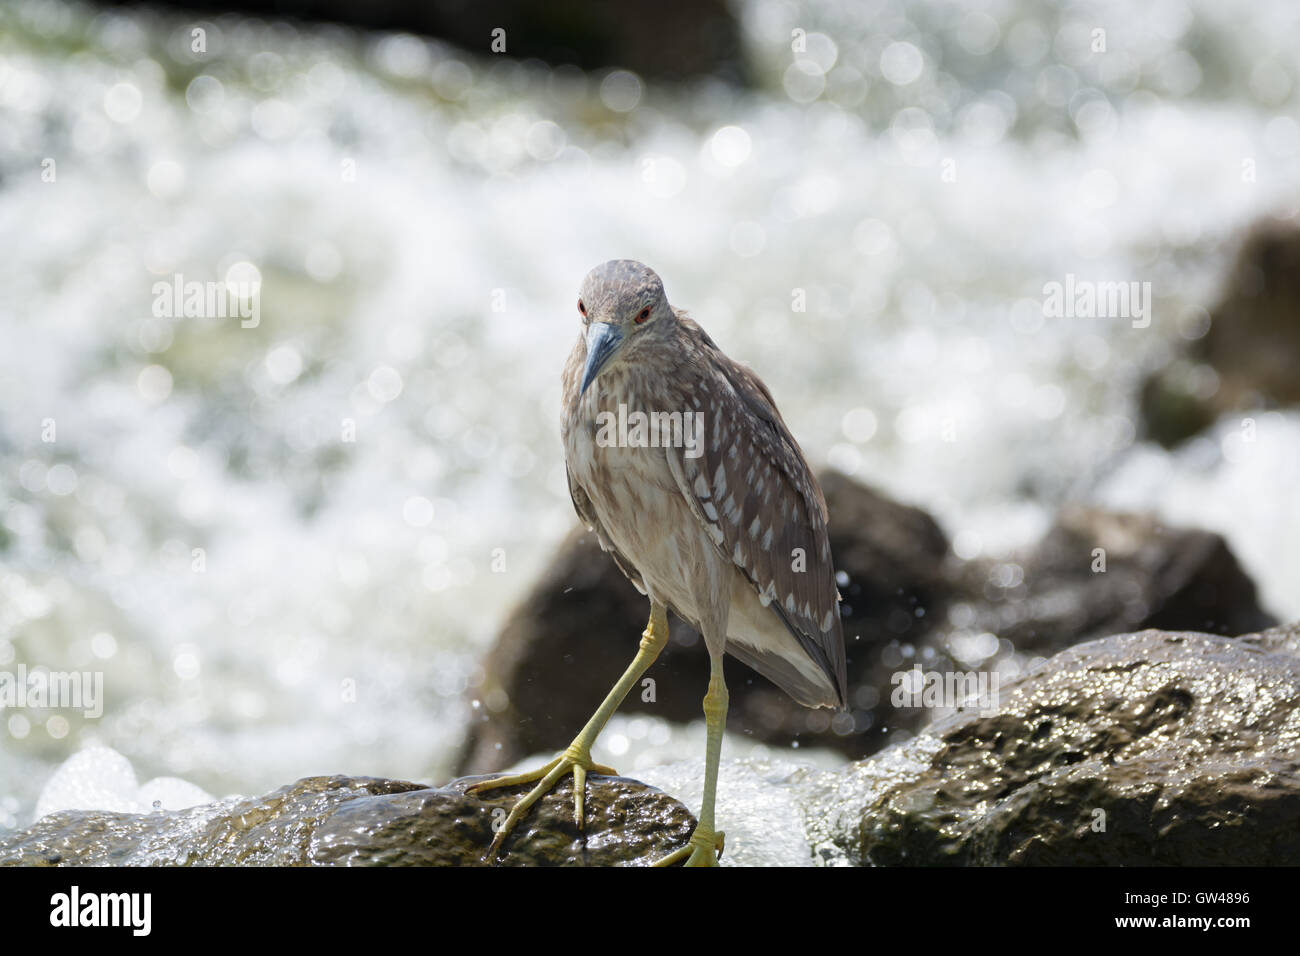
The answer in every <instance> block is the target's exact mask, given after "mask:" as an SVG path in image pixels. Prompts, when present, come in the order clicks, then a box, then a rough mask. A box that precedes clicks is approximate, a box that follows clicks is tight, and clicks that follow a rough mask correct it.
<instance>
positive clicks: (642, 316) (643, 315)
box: [636, 305, 650, 325]
mask: <svg viewBox="0 0 1300 956" xmlns="http://www.w3.org/2000/svg"><path fill="white" fill-rule="evenodd" d="M648 318H650V306H648V305H647V306H646V307H645V308H644V309H642V310H641V311H640V312H638V313H637V314H636V324H637V325H640V324H641V323H642V322H644V321H645V320H646V319H648Z"/></svg>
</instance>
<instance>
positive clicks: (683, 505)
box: [471, 259, 847, 866]
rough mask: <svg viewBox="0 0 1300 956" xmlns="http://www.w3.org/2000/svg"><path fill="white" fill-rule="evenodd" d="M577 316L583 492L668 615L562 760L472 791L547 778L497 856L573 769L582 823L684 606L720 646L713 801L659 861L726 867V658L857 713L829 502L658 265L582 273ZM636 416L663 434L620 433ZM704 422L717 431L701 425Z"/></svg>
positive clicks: (620, 559) (571, 439) (570, 449)
mask: <svg viewBox="0 0 1300 956" xmlns="http://www.w3.org/2000/svg"><path fill="white" fill-rule="evenodd" d="M577 310H578V313H579V317H580V320H581V323H582V328H581V332H580V334H579V336H578V341H577V343H576V344H575V345H574V348H573V351H572V352H571V353H570V355H569V359H568V362H567V363H566V364H565V367H564V375H563V393H562V404H563V415H562V420H561V433H562V437H563V441H564V451H565V465H566V469H567V472H568V484H569V492H570V494H571V496H572V498H573V506H574V508H575V509H576V510H577V512H578V516H579V517H580V518H581V520H582V521H583V522H584V523H585V524H586V525H587V526H588V528H589V529H591V530H592V531H594V533H595V534H596V536H597V538H598V540H599V542H600V545H601V547H602V548H603V549H604V550H605V551H606V552H608V553H609V554H610V556H611V557H612V558H613V560H614V561H615V563H616V564H617V565H618V567H619V569H620V570H621V571H622V572H623V574H624V575H626V576H627V578H628V579H629V580H630V581H631V582H632V584H634V585H635V586H636V588H637V590H638V591H640V592H641V593H642V594H644V595H645V596H646V597H648V598H649V601H650V618H649V621H648V623H647V624H646V627H645V630H644V632H643V633H642V634H641V641H640V645H639V647H638V650H637V652H636V656H635V657H634V658H633V660H632V663H631V664H630V665H629V666H628V668H627V670H626V671H625V672H624V674H623V676H622V677H621V678H620V679H619V681H618V683H617V684H615V685H614V688H613V689H612V690H611V691H610V692H609V695H608V696H607V697H606V698H605V700H604V702H603V703H602V704H601V705H600V708H599V709H598V710H597V711H596V712H595V714H593V715H592V717H591V720H589V721H588V722H587V724H586V725H585V726H584V727H583V728H582V730H581V731H580V732H579V733H578V735H577V737H575V738H574V739H573V742H572V743H571V744H569V746H568V747H567V748H565V750H564V751H563V752H562V753H561V754H560V755H559V756H557V757H556V758H555V759H554V760H552V761H550V762H549V763H547V764H545V765H544V766H542V767H540V768H538V769H536V770H533V771H530V772H527V773H519V774H510V775H506V776H502V777H497V778H494V779H491V780H487V781H484V782H482V783H479V784H477V785H475V786H474V787H472V788H471V790H472V792H476V793H479V792H483V791H485V790H488V789H493V788H498V787H510V786H521V785H527V784H535V786H533V788H532V789H531V790H530V791H529V792H528V793H527V794H526V795H525V796H523V797H522V798H521V799H520V800H519V801H518V802H517V803H515V804H514V806H513V807H512V809H511V811H510V813H509V815H508V816H507V817H506V819H505V822H504V823H503V825H502V826H501V827H500V828H499V829H498V831H497V833H496V834H495V836H494V838H493V841H492V844H491V846H490V847H489V851H488V852H489V857H491V858H493V859H495V858H496V856H497V854H498V852H499V850H500V848H501V846H502V845H503V843H504V841H505V839H506V837H507V836H508V834H509V833H510V832H511V830H512V829H513V828H514V826H515V825H516V824H517V823H518V822H519V820H520V819H521V818H522V817H523V816H524V815H525V814H526V813H527V812H528V809H529V808H530V807H531V806H532V805H533V804H534V803H535V802H536V801H537V800H538V799H540V798H541V797H542V796H543V795H545V794H546V793H547V792H549V791H550V790H551V789H552V788H553V787H554V786H555V785H556V783H557V782H558V781H559V780H561V779H562V778H563V777H564V776H566V775H567V774H570V773H571V774H572V775H573V778H574V781H573V788H574V819H575V821H576V823H577V825H578V826H579V827H581V826H582V825H583V799H584V792H585V789H586V779H587V774H589V773H596V774H609V775H613V774H616V773H617V771H615V770H613V769H612V768H610V767H605V766H603V765H601V764H597V763H595V762H593V760H592V757H591V748H592V746H593V744H594V743H595V741H596V738H597V737H598V735H599V734H600V732H601V730H602V729H603V728H604V726H605V724H606V723H607V722H608V721H609V719H610V717H611V716H612V715H613V714H614V712H615V711H616V710H617V709H618V707H619V705H620V704H621V703H622V702H623V699H624V698H625V697H626V696H627V694H628V692H629V691H630V690H631V689H632V688H633V687H634V686H636V685H637V683H638V682H639V681H640V679H641V676H642V675H643V674H644V673H645V672H646V670H647V669H648V668H649V667H650V665H651V664H653V663H654V661H655V659H656V658H657V657H658V655H659V653H660V651H661V650H663V648H664V646H665V644H666V643H667V641H668V617H667V612H668V610H669V609H671V610H672V611H673V612H674V613H676V614H677V615H678V616H679V617H680V618H682V619H683V620H684V621H687V622H689V623H690V624H692V625H693V626H694V627H695V628H696V630H697V631H698V632H699V633H700V635H701V636H702V637H703V638H704V646H705V647H706V649H707V650H708V655H709V684H708V691H707V693H706V694H705V696H704V718H705V727H706V744H705V762H704V796H703V801H702V806H701V809H700V814H699V816H698V817H697V823H696V827H695V830H694V832H693V833H692V835H691V837H690V839H689V841H688V842H687V844H686V845H685V846H684V847H681V848H680V849H678V850H676V851H675V852H673V853H670V854H668V855H667V856H666V857H664V858H663V859H661V860H659V861H657V865H674V864H679V863H683V862H684V863H685V864H686V865H687V866H716V865H717V863H718V857H719V856H720V854H721V853H722V851H723V848H724V842H725V841H724V835H723V833H722V832H721V831H719V830H718V829H717V828H716V819H715V814H714V811H715V803H716V798H717V784H718V766H719V761H720V758H721V752H722V737H723V729H724V726H725V724H726V718H727V686H726V682H725V680H724V678H723V658H724V655H725V654H728V653H729V654H731V655H732V656H734V657H736V658H738V659H739V660H741V661H743V662H744V663H746V664H748V665H749V666H751V667H752V668H754V669H755V670H757V671H758V672H759V673H760V674H762V675H764V676H765V677H767V678H768V679H770V680H771V681H772V682H774V683H775V684H777V685H778V686H779V687H781V688H782V689H783V690H784V691H785V692H786V693H788V694H789V695H790V696H791V697H793V698H794V699H795V700H796V701H798V702H799V703H800V704H803V705H804V706H807V707H829V708H836V709H843V708H844V707H845V706H846V701H847V676H846V669H845V657H844V634H843V630H842V625H841V622H840V611H839V600H840V595H839V592H838V590H837V589H836V587H835V572H834V568H833V565H832V560H831V549H830V541H829V536H828V533H827V511H826V499H825V497H824V495H823V494H822V491H821V488H820V486H819V485H818V483H817V480H816V478H815V477H814V476H813V473H812V470H811V469H810V468H809V466H808V463H807V461H806V460H805V459H804V456H803V452H802V451H801V450H800V448H799V445H798V443H797V442H796V441H795V439H794V436H793V435H792V434H791V433H790V430H789V428H787V427H786V424H785V422H784V420H783V419H782V418H781V414H780V412H778V411H777V408H776V403H775V401H774V400H773V398H772V394H771V392H770V391H769V390H768V388H767V386H766V385H764V384H763V382H762V380H761V379H759V377H758V376H757V375H756V374H755V373H754V371H753V370H752V369H750V368H749V367H748V366H747V365H744V364H742V363H740V362H737V361H734V360H732V359H730V358H728V357H727V356H726V355H725V354H724V353H723V352H722V350H721V349H720V348H719V347H718V346H717V344H716V343H715V342H714V341H713V339H711V338H710V337H709V335H708V333H706V332H705V331H704V329H702V328H701V327H700V325H699V324H698V323H697V322H695V321H694V320H693V319H692V318H690V317H689V316H688V315H687V313H686V312H684V311H682V310H680V309H676V308H674V307H673V306H672V305H670V304H669V302H668V299H667V296H666V295H665V293H664V286H663V282H662V280H661V279H660V278H659V276H658V275H657V274H656V273H655V272H654V270H652V269H650V268H649V267H648V266H645V265H643V264H642V263H640V262H637V261H635V260H630V259H617V260H611V261H609V262H606V263H604V264H603V265H599V266H597V267H596V268H594V269H592V270H591V272H589V273H588V274H587V276H586V278H585V279H584V280H583V282H582V285H581V287H580V289H579V292H578V303H577ZM638 412H639V413H641V415H642V416H643V417H641V418H637V417H636V415H635V413H638ZM620 415H621V416H622V418H619V417H618V416H620ZM674 416H676V417H674ZM627 420H635V421H637V422H639V423H640V424H641V425H644V424H645V423H646V422H649V423H651V424H652V425H653V424H654V423H656V422H657V423H658V424H659V425H660V426H661V427H660V428H659V429H657V430H656V429H655V428H653V427H650V428H647V427H640V428H633V429H632V430H631V431H627V430H625V429H623V430H617V431H616V430H615V429H612V428H610V427H609V426H610V425H611V424H612V422H613V421H627ZM678 422H681V423H682V425H681V426H678V425H677V423H678ZM692 422H694V423H696V424H698V425H699V426H700V428H699V429H698V432H699V433H697V434H694V435H691V434H688V432H689V431H691V429H690V428H689V427H688V426H689V424H690V423H692ZM664 432H667V433H668V434H666V435H665V434H664Z"/></svg>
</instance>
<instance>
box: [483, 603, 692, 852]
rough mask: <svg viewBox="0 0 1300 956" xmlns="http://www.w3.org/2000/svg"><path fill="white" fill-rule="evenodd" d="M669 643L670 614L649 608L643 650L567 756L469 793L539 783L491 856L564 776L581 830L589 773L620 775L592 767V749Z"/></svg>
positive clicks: (514, 812) (502, 831)
mask: <svg viewBox="0 0 1300 956" xmlns="http://www.w3.org/2000/svg"><path fill="white" fill-rule="evenodd" d="M667 643H668V612H667V611H666V610H665V609H664V606H663V605H661V604H655V603H654V602H651V604H650V622H649V623H648V624H647V625H646V629H645V631H644V632H643V633H642V635H641V646H640V648H639V649H638V650H637V652H636V657H635V658H633V660H632V663H631V665H629V666H628V669H627V670H626V671H624V672H623V676H622V677H620V678H619V679H618V683H617V684H615V685H614V689H613V690H611V691H610V692H609V695H608V696H607V697H606V698H605V702H604V703H603V704H601V705H600V709H599V710H597V711H596V712H595V713H594V714H592V716H591V720H589V721H587V725H586V726H585V727H583V728H582V731H581V732H580V733H579V734H578V736H577V737H574V738H573V743H571V744H569V746H568V747H566V748H565V749H564V752H563V753H562V754H560V755H559V756H558V757H556V758H555V759H554V760H552V761H551V762H550V763H548V764H546V765H545V766H543V767H539V768H538V769H536V770H531V771H529V772H527V773H518V774H511V775H509V776H504V777H495V778H493V779H492V780H484V781H483V782H482V783H476V784H474V785H473V786H471V787H470V788H469V790H468V792H469V793H482V792H483V791H485V790H495V789H497V788H499V787H515V786H519V785H521V784H526V783H533V782H534V781H537V782H538V783H537V786H535V787H533V789H532V790H530V791H529V792H528V794H527V795H526V796H524V797H523V798H522V799H521V800H519V802H518V803H516V804H515V805H514V807H513V808H512V809H511V811H510V815H509V816H507V817H506V819H505V822H504V823H503V824H502V825H501V828H500V829H499V830H497V832H496V836H495V837H493V839H492V846H491V847H490V848H489V849H488V856H489V857H495V856H496V853H497V851H498V850H499V849H500V848H501V844H502V843H503V842H505V839H506V837H507V836H508V835H509V834H510V831H511V830H513V829H514V827H515V824H516V823H518V822H519V821H520V819H522V818H523V816H524V814H526V813H527V812H528V809H529V808H530V807H531V806H532V805H533V804H534V803H536V802H537V801H538V800H540V799H541V798H542V797H543V796H545V795H546V793H548V792H549V791H550V790H551V788H552V787H554V786H555V784H556V783H558V782H559V780H560V778H562V777H563V776H564V775H565V774H567V773H570V772H572V774H573V794H574V798H573V802H574V807H573V819H574V821H575V822H576V823H577V824H578V826H579V827H581V826H582V823H583V798H584V796H585V791H586V783H587V773H588V771H590V772H592V773H602V774H611V775H613V774H616V773H617V772H618V771H616V770H614V769H613V768H611V767H605V766H602V765H601V764H598V763H593V762H592V759H591V748H592V745H593V744H594V743H595V742H596V738H597V737H599V736H600V732H601V731H602V730H604V729H605V724H607V723H609V718H610V717H612V716H613V715H614V711H616V710H618V707H619V705H620V704H622V703H623V698H625V697H627V695H628V692H629V691H631V690H632V688H633V687H635V686H636V683H637V681H639V680H640V679H641V675H642V674H644V673H645V672H646V670H647V669H648V668H649V667H650V665H651V664H653V663H654V662H655V658H657V657H658V656H659V652H660V651H662V650H663V648H664V645H665V644H667Z"/></svg>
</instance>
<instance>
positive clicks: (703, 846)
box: [655, 827, 726, 866]
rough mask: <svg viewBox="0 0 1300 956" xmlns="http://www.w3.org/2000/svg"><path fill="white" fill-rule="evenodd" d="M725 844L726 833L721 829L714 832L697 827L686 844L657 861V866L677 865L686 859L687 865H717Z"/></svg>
mask: <svg viewBox="0 0 1300 956" xmlns="http://www.w3.org/2000/svg"><path fill="white" fill-rule="evenodd" d="M725 844H726V834H724V833H723V832H722V831H721V830H719V831H717V832H714V831H712V830H705V829H704V828H703V827H696V828H695V832H694V833H692V834H691V838H690V840H688V841H687V843H686V846H684V847H682V848H681V849H680V850H674V851H673V852H672V853H669V854H668V855H667V856H666V857H664V858H663V859H662V860H659V861H657V862H656V863H655V866H676V865H677V864H678V863H681V862H682V861H683V860H685V861H686V866H717V865H718V858H719V857H721V856H722V849H723V847H724V845H725Z"/></svg>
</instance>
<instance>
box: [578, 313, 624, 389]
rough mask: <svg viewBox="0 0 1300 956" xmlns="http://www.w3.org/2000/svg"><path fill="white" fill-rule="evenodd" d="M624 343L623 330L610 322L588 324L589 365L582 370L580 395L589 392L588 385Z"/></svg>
mask: <svg viewBox="0 0 1300 956" xmlns="http://www.w3.org/2000/svg"><path fill="white" fill-rule="evenodd" d="M622 344H623V331H622V329H620V328H619V327H618V326H616V325H610V324H609V323H608V322H593V323H591V325H589V326H587V365H586V367H585V368H584V369H583V370H582V388H581V389H580V390H579V392H578V394H579V396H582V395H585V394H586V393H587V386H588V385H590V384H591V383H592V382H594V381H595V380H596V376H597V375H599V374H600V370H601V369H602V368H604V367H605V365H606V364H607V363H608V362H609V360H610V359H611V358H612V357H613V355H614V353H615V352H617V351H618V347H619V346H620V345H622Z"/></svg>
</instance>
